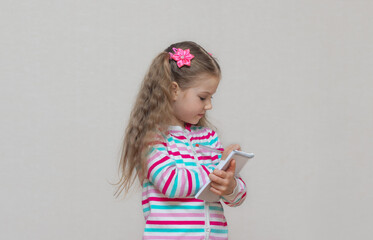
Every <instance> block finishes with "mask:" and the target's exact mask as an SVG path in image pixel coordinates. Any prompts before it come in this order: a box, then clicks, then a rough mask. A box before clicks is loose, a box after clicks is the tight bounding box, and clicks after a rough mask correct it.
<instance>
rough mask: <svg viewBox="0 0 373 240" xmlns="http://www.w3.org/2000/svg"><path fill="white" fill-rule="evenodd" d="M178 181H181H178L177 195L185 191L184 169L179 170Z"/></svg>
mask: <svg viewBox="0 0 373 240" xmlns="http://www.w3.org/2000/svg"><path fill="white" fill-rule="evenodd" d="M180 182H181V183H180V195H179V196H184V191H185V171H184V170H181V179H180ZM176 191H177V190H176Z"/></svg>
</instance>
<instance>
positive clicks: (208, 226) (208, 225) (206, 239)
mask: <svg viewBox="0 0 373 240" xmlns="http://www.w3.org/2000/svg"><path fill="white" fill-rule="evenodd" d="M210 231H211V229H210V213H209V203H208V202H205V232H206V235H205V240H208V239H209V238H210Z"/></svg>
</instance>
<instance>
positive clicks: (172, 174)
mask: <svg viewBox="0 0 373 240" xmlns="http://www.w3.org/2000/svg"><path fill="white" fill-rule="evenodd" d="M174 176H175V169H174V170H172V172H171V175H170V176H169V177H168V179H167V182H166V184H165V186H164V188H163V190H162V193H163V194H166V192H167V189H168V186H170V183H171V181H172V180H173V178H174Z"/></svg>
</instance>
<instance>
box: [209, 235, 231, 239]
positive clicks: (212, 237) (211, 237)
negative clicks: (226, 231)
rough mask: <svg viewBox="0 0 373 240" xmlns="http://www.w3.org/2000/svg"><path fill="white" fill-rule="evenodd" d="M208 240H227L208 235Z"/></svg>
mask: <svg viewBox="0 0 373 240" xmlns="http://www.w3.org/2000/svg"><path fill="white" fill-rule="evenodd" d="M210 240H227V238H226V237H215V236H211V235H210Z"/></svg>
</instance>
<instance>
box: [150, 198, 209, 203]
mask: <svg viewBox="0 0 373 240" xmlns="http://www.w3.org/2000/svg"><path fill="white" fill-rule="evenodd" d="M147 200H148V201H158V202H203V200H200V199H195V198H159V197H150V198H148V199H147ZM144 201H146V200H144ZM144 201H143V202H144Z"/></svg>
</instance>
